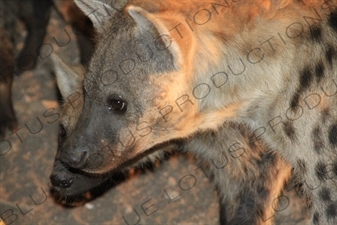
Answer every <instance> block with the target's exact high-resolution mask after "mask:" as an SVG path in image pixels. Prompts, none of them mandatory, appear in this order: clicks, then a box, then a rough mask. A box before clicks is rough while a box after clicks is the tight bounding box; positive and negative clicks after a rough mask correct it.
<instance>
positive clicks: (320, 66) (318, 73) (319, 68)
mask: <svg viewBox="0 0 337 225" xmlns="http://www.w3.org/2000/svg"><path fill="white" fill-rule="evenodd" d="M315 74H316V79H317V82H318V83H319V82H320V81H321V79H322V78H323V76H324V66H323V62H322V61H319V62H318V63H317V64H316V68H315Z"/></svg>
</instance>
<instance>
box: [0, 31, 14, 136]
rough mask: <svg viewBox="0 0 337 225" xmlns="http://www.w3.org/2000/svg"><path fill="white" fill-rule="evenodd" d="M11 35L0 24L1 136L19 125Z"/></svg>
mask: <svg viewBox="0 0 337 225" xmlns="http://www.w3.org/2000/svg"><path fill="white" fill-rule="evenodd" d="M12 47H13V46H12V43H11V41H10V35H9V34H8V32H7V31H6V30H5V29H4V27H2V26H1V25H0V138H2V137H4V136H5V132H6V130H7V129H9V130H14V129H15V128H16V127H17V121H16V118H15V114H14V110H13V103H12V98H11V89H12V82H13V75H14V59H13V51H12V50H13V49H12Z"/></svg>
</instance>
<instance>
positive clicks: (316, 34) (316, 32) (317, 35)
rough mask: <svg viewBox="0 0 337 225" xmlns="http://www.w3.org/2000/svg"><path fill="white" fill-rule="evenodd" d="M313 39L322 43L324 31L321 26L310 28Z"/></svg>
mask: <svg viewBox="0 0 337 225" xmlns="http://www.w3.org/2000/svg"><path fill="white" fill-rule="evenodd" d="M310 34H311V39H312V40H313V41H317V42H320V41H321V40H322V29H321V28H320V27H319V26H312V27H310Z"/></svg>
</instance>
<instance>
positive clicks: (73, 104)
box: [50, 55, 108, 203]
mask: <svg viewBox="0 0 337 225" xmlns="http://www.w3.org/2000/svg"><path fill="white" fill-rule="evenodd" d="M53 61H54V64H55V75H56V80H57V85H58V87H59V90H60V93H61V95H62V98H63V100H64V102H63V105H62V110H61V113H60V129H59V143H58V147H59V148H61V147H62V145H63V142H64V139H65V138H66V136H67V134H71V133H72V132H73V130H74V128H75V125H76V123H77V120H78V118H79V115H80V113H81V112H82V108H83V78H84V74H85V71H84V69H83V68H82V67H81V66H72V65H67V64H66V63H64V62H62V61H61V60H60V59H59V58H58V57H57V56H56V55H54V56H53ZM50 178H51V183H52V184H53V190H55V191H57V193H56V196H58V197H60V200H63V199H64V198H65V199H67V203H71V201H72V199H69V197H66V196H74V197H76V199H77V197H78V196H79V195H81V194H83V193H84V192H86V191H88V190H90V189H92V188H94V187H96V186H99V185H100V184H104V183H105V182H106V181H108V177H90V176H87V175H85V174H82V173H79V171H76V170H72V169H71V168H69V166H67V165H66V164H64V163H63V162H61V161H60V159H59V158H56V159H55V162H54V168H53V172H52V174H51V176H50ZM70 186H71V187H72V188H69V187H70Z"/></svg>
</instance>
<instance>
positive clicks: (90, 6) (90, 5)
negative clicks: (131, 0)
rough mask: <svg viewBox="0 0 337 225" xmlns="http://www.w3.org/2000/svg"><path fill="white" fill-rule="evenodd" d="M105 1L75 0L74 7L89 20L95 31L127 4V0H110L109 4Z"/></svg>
mask: <svg viewBox="0 0 337 225" xmlns="http://www.w3.org/2000/svg"><path fill="white" fill-rule="evenodd" d="M105 1H106V0H75V3H76V5H77V6H78V7H79V8H80V9H81V10H82V11H83V12H84V14H85V15H87V16H88V17H89V18H90V20H91V21H92V23H93V24H94V27H95V29H96V30H97V31H100V30H101V27H102V25H103V24H104V23H105V21H107V20H108V19H109V18H110V17H111V16H112V15H114V14H115V13H116V12H117V11H118V10H122V9H123V8H124V7H125V6H126V4H127V2H128V0H124V1H117V0H115V1H111V0H110V2H109V3H106V2H105ZM125 2H126V3H125ZM112 4H114V5H112Z"/></svg>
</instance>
